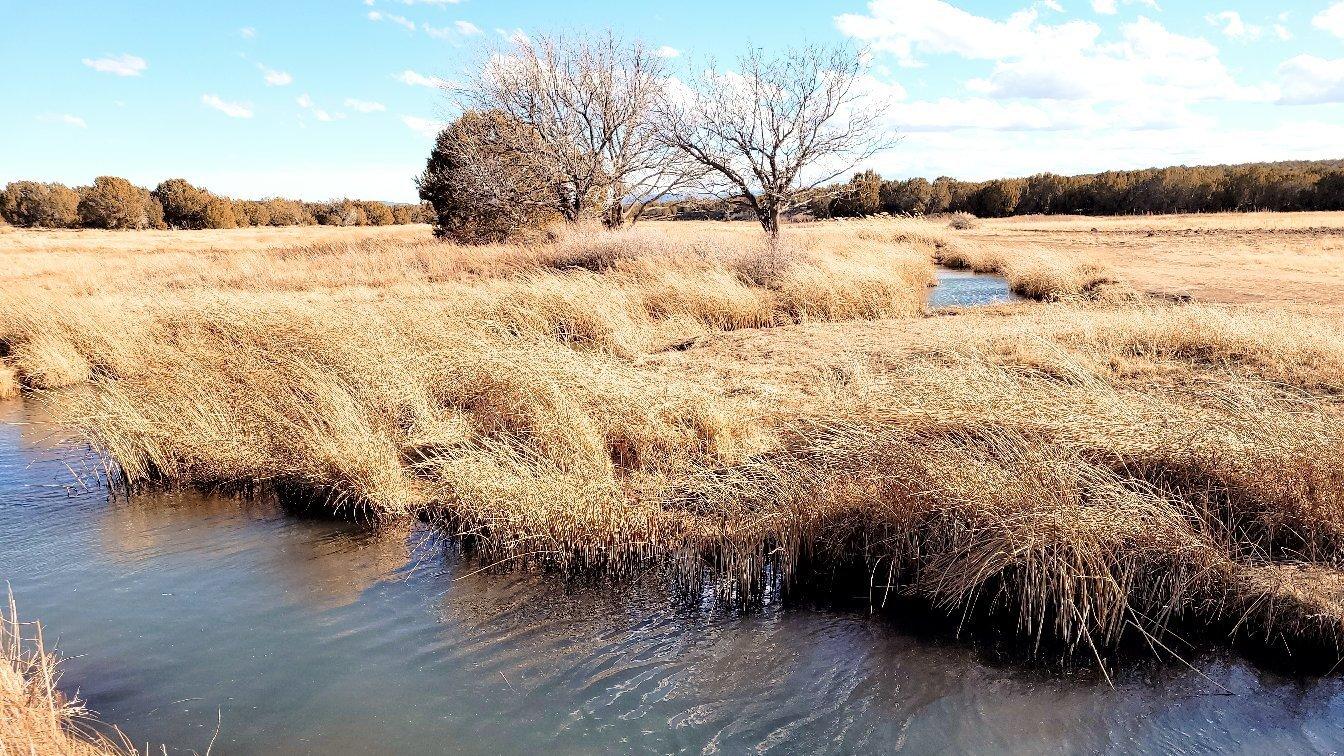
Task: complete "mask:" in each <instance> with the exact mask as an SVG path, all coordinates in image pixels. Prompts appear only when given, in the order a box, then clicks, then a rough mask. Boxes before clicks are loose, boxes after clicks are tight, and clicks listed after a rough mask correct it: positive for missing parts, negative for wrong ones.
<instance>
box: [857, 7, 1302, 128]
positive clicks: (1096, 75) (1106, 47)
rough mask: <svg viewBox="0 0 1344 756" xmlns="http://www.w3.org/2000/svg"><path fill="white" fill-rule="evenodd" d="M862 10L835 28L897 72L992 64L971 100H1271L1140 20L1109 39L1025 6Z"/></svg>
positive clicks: (1209, 54)
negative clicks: (957, 61)
mask: <svg viewBox="0 0 1344 756" xmlns="http://www.w3.org/2000/svg"><path fill="white" fill-rule="evenodd" d="M868 10H869V13H870V15H867V16H856V15H852V14H848V15H843V16H840V17H838V18H837V19H836V25H837V26H838V27H839V28H840V30H841V31H842V32H845V33H846V34H848V35H849V36H851V37H854V38H856V39H859V40H861V41H864V42H866V43H868V44H870V45H871V46H872V47H873V49H875V50H878V51H886V52H890V53H892V54H894V55H895V56H896V59H897V61H898V62H899V63H901V64H902V65H906V66H912V65H921V64H922V59H921V58H922V56H924V55H933V54H950V55H956V56H959V57H962V58H967V59H972V60H992V61H994V68H993V70H992V71H991V72H990V73H989V74H988V75H987V76H984V77H980V78H976V79H972V80H971V81H969V82H968V83H967V87H968V88H969V89H970V90H971V91H973V92H975V93H977V94H980V95H986V96H990V97H996V98H1027V99H1047V100H1069V101H1076V102H1078V103H1079V107H1081V108H1086V109H1089V110H1091V109H1092V107H1093V106H1094V105H1095V104H1097V103H1119V102H1125V103H1130V104H1131V105H1133V106H1137V107H1141V108H1150V107H1152V105H1153V103H1160V104H1162V105H1163V106H1164V107H1165V106H1170V105H1173V104H1175V105H1184V104H1189V103H1194V102H1199V101H1204V100H1238V101H1265V100H1271V99H1274V98H1275V97H1277V92H1276V91H1272V89H1267V88H1263V87H1244V86H1241V85H1240V84H1238V83H1237V81H1236V80H1235V79H1234V78H1233V76H1232V74H1231V73H1230V72H1229V71H1228V70H1227V67H1226V66H1224V65H1223V63H1222V61H1221V60H1220V59H1219V57H1218V49H1217V48H1216V47H1214V46H1213V45H1212V44H1210V43H1209V42H1208V41H1206V40H1204V39H1201V38H1199V37H1187V36H1184V35H1181V34H1175V33H1173V32H1170V31H1168V30H1167V29H1166V28H1165V27H1163V26H1162V25H1161V24H1160V23H1158V22H1156V21H1153V20H1151V19H1149V18H1146V17H1143V16H1140V17H1138V18H1137V19H1135V20H1134V21H1132V22H1130V23H1126V24H1123V25H1122V26H1121V27H1120V30H1119V39H1118V40H1115V41H1112V40H1110V39H1103V38H1102V29H1101V27H1100V26H1098V25H1097V24H1095V23H1093V22H1090V21H1077V20H1074V21H1068V22H1064V23H1058V24H1050V23H1043V22H1041V21H1040V20H1039V17H1038V13H1037V11H1036V10H1034V9H1028V10H1024V11H1019V12H1017V13H1014V14H1013V15H1012V16H1010V17H1009V18H1008V19H1007V20H1005V21H996V20H994V19H990V18H985V17H982V16H977V15H974V14H972V13H968V12H966V11H964V10H961V9H959V8H956V7H953V6H952V5H950V4H948V3H947V2H944V0H873V2H870V3H869V5H868Z"/></svg>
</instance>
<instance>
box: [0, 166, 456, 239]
mask: <svg viewBox="0 0 1344 756" xmlns="http://www.w3.org/2000/svg"><path fill="white" fill-rule="evenodd" d="M0 217H3V218H4V220H5V221H6V222H8V223H10V224H11V225H14V226H23V227H29V228H31V227H38V228H105V229H150V228H156V229H167V228H174V229H205V228H246V227H249V226H314V225H323V226H391V225H401V224H408V223H429V222H432V220H433V212H432V210H430V209H429V208H428V206H427V205H424V204H416V205H404V204H392V203H387V202H377V201H370V200H351V199H339V200H332V201H330V202H301V201H299V200H290V199H278V198H274V199H265V200H239V199H231V198H229V197H224V196H221V195H218V194H214V193H212V192H210V191H208V190H206V189H202V188H201V187H197V186H193V185H191V184H190V183H188V182H187V181H185V180H184V179H168V180H167V181H163V182H161V183H160V184H159V185H158V186H156V187H154V188H153V189H152V190H151V189H145V188H143V187H139V186H136V185H135V184H132V183H131V182H129V181H127V180H126V179H124V178H118V177H116V176H99V177H98V178H96V179H94V181H93V183H92V184H90V185H89V186H81V187H77V188H74V189H71V188H70V187H68V186H65V185H64V184H47V183H41V182H37V181H14V182H11V183H10V184H8V185H7V186H6V187H5V188H4V191H3V192H0Z"/></svg>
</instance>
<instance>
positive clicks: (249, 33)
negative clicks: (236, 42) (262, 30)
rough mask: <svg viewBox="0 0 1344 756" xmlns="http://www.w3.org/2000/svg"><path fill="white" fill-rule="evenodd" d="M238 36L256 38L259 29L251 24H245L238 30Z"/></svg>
mask: <svg viewBox="0 0 1344 756" xmlns="http://www.w3.org/2000/svg"><path fill="white" fill-rule="evenodd" d="M238 36H240V37H242V38H243V39H256V37H257V30H256V29H254V28H252V27H251V26H244V27H243V28H241V29H239V30H238Z"/></svg>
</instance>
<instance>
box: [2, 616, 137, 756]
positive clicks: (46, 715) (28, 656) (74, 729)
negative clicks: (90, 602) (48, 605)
mask: <svg viewBox="0 0 1344 756" xmlns="http://www.w3.org/2000/svg"><path fill="white" fill-rule="evenodd" d="M58 666H59V659H58V658H57V657H56V655H55V654H53V653H51V652H50V651H48V650H47V649H46V647H45V645H44V642H43V638H42V628H41V626H39V625H37V624H28V623H21V622H19V616H18V612H17V611H15V607H14V597H13V596H10V597H9V604H8V607H7V608H6V609H5V610H4V611H0V755H3V756H9V755H10V754H13V755H14V756H28V754H61V755H62V756H122V755H123V754H135V753H137V751H136V749H135V748H134V746H132V745H131V744H130V743H129V741H127V740H126V739H125V738H124V737H118V738H117V739H116V740H113V739H111V738H109V737H107V736H106V735H104V734H102V733H100V732H99V731H98V730H95V729H94V728H93V727H91V726H90V722H91V720H90V717H89V712H88V710H87V709H86V708H84V704H83V703H82V702H81V701H80V700H78V699H77V698H71V697H67V696H65V695H64V694H62V693H61V692H60V691H59V690H57V688H56V683H57V681H58V680H59V678H60V672H59V669H58ZM117 735H120V733H117Z"/></svg>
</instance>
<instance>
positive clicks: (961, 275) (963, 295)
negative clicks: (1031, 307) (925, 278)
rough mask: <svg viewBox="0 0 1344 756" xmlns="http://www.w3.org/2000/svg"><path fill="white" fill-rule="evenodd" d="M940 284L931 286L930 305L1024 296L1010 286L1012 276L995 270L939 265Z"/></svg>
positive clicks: (974, 304)
mask: <svg viewBox="0 0 1344 756" xmlns="http://www.w3.org/2000/svg"><path fill="white" fill-rule="evenodd" d="M935 275H936V277H937V281H938V285H937V286H934V287H933V288H932V289H929V306H930V307H932V308H935V309H937V308H939V307H983V306H986V305H994V304H1003V303H1005V302H1016V301H1018V300H1020V299H1021V297H1019V296H1018V295H1016V294H1014V293H1013V292H1012V290H1011V289H1009V288H1008V279H1006V278H1004V277H1003V276H997V275H994V274H992V273H972V272H971V271H969V270H955V269H953V268H942V267H940V268H937V269H936V271H935Z"/></svg>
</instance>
